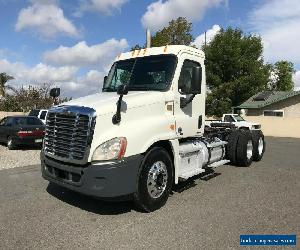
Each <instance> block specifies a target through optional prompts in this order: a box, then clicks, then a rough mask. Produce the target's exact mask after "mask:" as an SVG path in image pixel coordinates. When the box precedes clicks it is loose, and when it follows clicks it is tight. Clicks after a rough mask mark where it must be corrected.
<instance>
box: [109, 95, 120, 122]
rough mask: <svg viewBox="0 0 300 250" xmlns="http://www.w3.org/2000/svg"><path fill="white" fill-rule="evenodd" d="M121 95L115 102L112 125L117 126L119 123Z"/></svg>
mask: <svg viewBox="0 0 300 250" xmlns="http://www.w3.org/2000/svg"><path fill="white" fill-rule="evenodd" d="M122 99H123V95H120V96H119V100H118V102H117V112H116V113H115V114H114V116H113V117H112V123H113V124H118V123H120V121H121V104H122Z"/></svg>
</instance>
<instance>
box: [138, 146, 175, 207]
mask: <svg viewBox="0 0 300 250" xmlns="http://www.w3.org/2000/svg"><path fill="white" fill-rule="evenodd" d="M173 176H174V173H173V163H172V160H171V157H170V155H169V154H168V152H167V151H166V150H165V149H164V148H162V147H155V148H152V149H151V150H150V151H149V152H148V153H147V155H146V156H145V159H144V161H143V162H142V164H141V169H140V172H139V177H138V183H137V190H136V192H135V193H134V202H135V204H136V206H137V207H138V208H139V209H141V210H143V211H146V212H152V211H155V210H157V209H159V208H161V207H162V206H164V205H165V204H166V202H167V200H168V198H169V194H170V192H171V189H172V184H173V179H174V178H173Z"/></svg>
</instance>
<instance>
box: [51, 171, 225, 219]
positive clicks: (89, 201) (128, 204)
mask: <svg viewBox="0 0 300 250" xmlns="http://www.w3.org/2000/svg"><path fill="white" fill-rule="evenodd" d="M219 175H220V173H216V172H215V171H214V170H208V171H206V172H205V173H201V174H199V175H196V176H193V177H191V178H189V179H188V180H186V181H183V182H180V183H179V184H177V185H175V186H174V187H173V189H172V192H171V195H174V193H181V192H183V191H185V190H188V189H190V188H192V187H195V186H197V183H196V181H197V180H204V181H208V180H210V179H212V178H214V177H217V176H219ZM46 190H47V192H48V193H49V194H50V195H52V196H53V197H55V198H57V199H58V200H60V201H63V202H65V203H67V204H69V205H71V206H74V207H78V208H80V209H83V210H86V211H88V212H91V213H95V214H100V215H118V214H124V213H128V212H131V211H137V212H143V211H140V210H139V209H137V208H136V207H135V206H134V203H133V202H132V201H130V200H128V198H130V197H123V198H121V199H117V200H114V201H105V200H99V199H96V198H93V197H89V196H86V195H82V194H80V193H76V192H74V191H72V190H69V189H66V188H64V187H61V186H58V185H56V184H53V183H49V184H48V186H47V188H46ZM124 199H125V200H124Z"/></svg>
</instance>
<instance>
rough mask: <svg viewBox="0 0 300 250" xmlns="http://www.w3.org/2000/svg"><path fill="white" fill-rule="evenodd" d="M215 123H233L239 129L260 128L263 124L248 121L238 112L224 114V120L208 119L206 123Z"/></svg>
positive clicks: (209, 124)
mask: <svg viewBox="0 0 300 250" xmlns="http://www.w3.org/2000/svg"><path fill="white" fill-rule="evenodd" d="M212 123H214V124H216V123H222V124H226V123H227V124H229V123H230V124H233V125H234V126H236V127H237V128H239V129H247V130H260V129H261V125H260V124H259V123H254V122H248V121H245V120H244V118H243V117H241V116H240V115H238V114H224V115H223V116H222V120H206V121H205V125H208V126H211V124H212Z"/></svg>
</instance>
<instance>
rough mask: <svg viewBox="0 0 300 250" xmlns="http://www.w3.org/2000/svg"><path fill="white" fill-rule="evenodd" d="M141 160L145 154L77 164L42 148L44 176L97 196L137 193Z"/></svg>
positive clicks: (57, 182)
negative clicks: (62, 160) (56, 157)
mask: <svg viewBox="0 0 300 250" xmlns="http://www.w3.org/2000/svg"><path fill="white" fill-rule="evenodd" d="M142 160H143V155H135V156H130V157H127V158H125V159H123V160H122V161H116V162H101V163H92V164H87V165H85V166H78V165H70V164H68V163H64V162H60V161H56V160H54V159H51V158H49V157H47V156H45V155H44V154H43V151H42V152H41V168H42V176H43V178H44V179H46V180H48V181H50V182H53V183H56V184H58V185H60V186H63V187H65V188H68V189H71V190H73V191H76V192H79V193H82V194H85V195H89V196H93V197H97V198H116V197H121V196H127V195H129V194H132V193H134V192H135V190H136V184H137V180H138V171H139V167H140V165H141V162H142Z"/></svg>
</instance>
